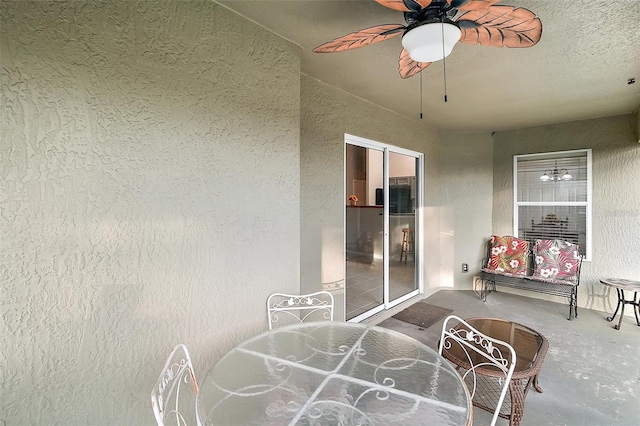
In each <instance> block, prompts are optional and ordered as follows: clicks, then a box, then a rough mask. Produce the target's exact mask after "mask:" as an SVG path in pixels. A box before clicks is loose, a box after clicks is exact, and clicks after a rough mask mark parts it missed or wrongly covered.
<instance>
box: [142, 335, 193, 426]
mask: <svg viewBox="0 0 640 426" xmlns="http://www.w3.org/2000/svg"><path fill="white" fill-rule="evenodd" d="M183 384H184V385H185V386H184V387H183V386H182V385H183ZM187 385H188V386H187ZM191 388H192V389H193V393H191V392H189V389H191ZM181 390H183V391H184V392H182V394H181V392H180V391H181ZM197 395H198V383H197V381H196V376H195V373H194V371H193V363H192V362H191V357H190V356H189V351H188V350H187V347H186V346H185V345H183V344H179V345H177V346H176V347H175V348H173V350H172V351H171V354H169V357H168V358H167V362H166V363H165V365H164V368H163V369H162V373H160V377H158V381H157V382H156V384H155V386H154V387H153V390H152V391H151V407H152V408H153V414H154V415H155V417H156V422H157V423H158V426H165V425H169V424H175V425H178V426H186V425H188V424H193V422H194V421H195V424H196V425H197V426H201V425H202V422H201V421H200V416H199V415H198V407H197V405H196V402H197V401H196V399H197V398H196V397H197ZM181 402H183V403H187V402H188V403H189V404H193V405H191V407H192V408H191V409H187V410H184V411H180V410H181V408H184V406H185V404H182V407H181V406H180V403H181ZM188 406H189V405H187V407H188ZM187 413H188V414H187ZM185 417H186V418H187V419H188V420H190V421H188V420H187V419H185ZM174 418H175V422H174ZM192 419H193V420H192Z"/></svg>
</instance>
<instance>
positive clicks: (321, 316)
mask: <svg viewBox="0 0 640 426" xmlns="http://www.w3.org/2000/svg"><path fill="white" fill-rule="evenodd" d="M267 315H268V320H269V330H271V329H272V328H273V326H274V325H275V326H283V325H290V324H292V323H299V322H300V323H302V322H305V321H333V295H332V294H331V293H329V292H328V291H318V292H315V293H309V294H299V295H297V294H285V293H273V294H272V295H271V296H269V298H268V299H267Z"/></svg>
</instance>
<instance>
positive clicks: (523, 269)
mask: <svg viewBox="0 0 640 426" xmlns="http://www.w3.org/2000/svg"><path fill="white" fill-rule="evenodd" d="M583 257H584V256H583V255H582V253H581V252H580V247H579V246H578V245H576V244H573V243H570V242H568V241H564V240H536V241H535V244H533V247H531V245H530V243H529V242H528V241H526V240H521V239H518V238H516V237H511V236H496V235H493V236H491V238H490V239H489V241H488V242H487V257H486V258H484V259H483V261H482V263H483V264H482V270H481V272H480V281H481V287H482V288H481V290H480V292H479V293H478V292H477V291H476V292H477V293H478V295H479V297H480V299H482V300H483V301H485V302H486V301H487V296H488V294H489V293H491V292H492V291H496V286H504V287H510V288H516V289H519V290H529V291H534V292H538V293H544V294H549V295H553V296H564V297H566V298H567V299H568V300H569V318H568V319H569V320H572V319H573V318H577V317H578V285H580V267H581V265H582V259H583Z"/></svg>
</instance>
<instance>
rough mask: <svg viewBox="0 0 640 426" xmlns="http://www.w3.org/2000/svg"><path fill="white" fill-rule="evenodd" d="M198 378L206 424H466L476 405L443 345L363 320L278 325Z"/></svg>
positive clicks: (201, 405)
mask: <svg viewBox="0 0 640 426" xmlns="http://www.w3.org/2000/svg"><path fill="white" fill-rule="evenodd" d="M199 382H200V393H199V396H198V398H199V399H198V408H199V412H200V417H201V419H202V420H203V422H204V424H207V425H321V424H322V425H339V424H343V425H347V424H354V425H355V424H358V425H390V424H397V425H414V424H422V425H423V424H443V425H464V424H467V423H468V422H469V418H470V413H471V408H470V402H469V396H468V393H467V390H466V388H465V386H464V384H463V383H462V381H461V379H460V377H459V375H458V374H457V373H456V371H455V370H454V369H453V367H451V365H450V364H449V363H448V362H447V361H446V360H445V359H444V358H442V357H441V356H440V355H439V354H438V353H437V352H435V351H433V350H432V349H430V348H429V347H427V346H425V345H424V344H422V343H420V342H418V341H417V340H415V339H413V338H411V337H409V336H406V335H404V334H401V333H398V332H395V331H392V330H388V329H384V328H380V327H375V326H367V325H364V324H354V323H344V322H324V323H322V322H314V323H306V324H297V325H294V326H289V327H283V328H279V329H275V330H271V331H269V332H266V333H263V334H261V335H258V336H256V337H254V338H251V339H249V340H247V341H245V342H243V343H241V344H240V345H238V346H237V347H235V348H234V349H232V350H231V351H230V352H229V353H227V354H226V355H225V356H224V357H222V358H221V359H220V361H218V363H217V364H216V365H215V366H214V367H213V368H212V369H211V370H210V371H209V372H208V373H207V374H206V375H205V376H204V378H203V379H201V380H199Z"/></svg>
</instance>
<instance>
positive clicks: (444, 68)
mask: <svg viewBox="0 0 640 426" xmlns="http://www.w3.org/2000/svg"><path fill="white" fill-rule="evenodd" d="M440 28H441V29H442V68H443V69H442V72H443V74H444V101H445V102H447V58H446V56H445V55H444V18H442V24H441V26H440Z"/></svg>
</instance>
